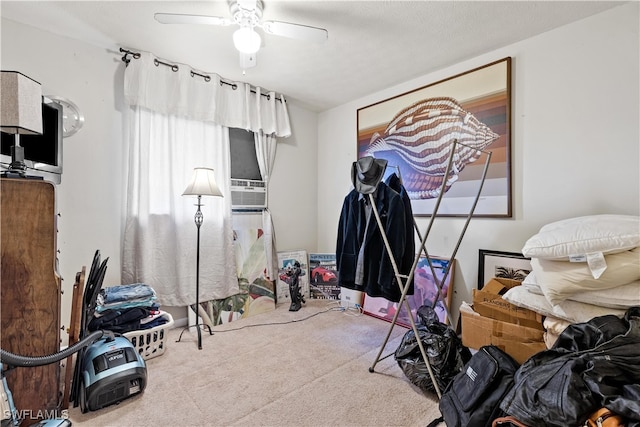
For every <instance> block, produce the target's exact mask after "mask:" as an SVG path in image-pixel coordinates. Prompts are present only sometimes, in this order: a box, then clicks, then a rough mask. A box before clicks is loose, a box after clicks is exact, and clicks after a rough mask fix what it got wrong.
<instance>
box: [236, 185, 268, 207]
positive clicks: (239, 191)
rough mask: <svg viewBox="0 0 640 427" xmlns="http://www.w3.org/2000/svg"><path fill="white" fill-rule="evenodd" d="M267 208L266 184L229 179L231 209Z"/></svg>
mask: <svg viewBox="0 0 640 427" xmlns="http://www.w3.org/2000/svg"><path fill="white" fill-rule="evenodd" d="M266 207H267V183H266V182H264V181H254V180H250V179H233V178H232V179H231V209H235V210H260V209H264V208H266Z"/></svg>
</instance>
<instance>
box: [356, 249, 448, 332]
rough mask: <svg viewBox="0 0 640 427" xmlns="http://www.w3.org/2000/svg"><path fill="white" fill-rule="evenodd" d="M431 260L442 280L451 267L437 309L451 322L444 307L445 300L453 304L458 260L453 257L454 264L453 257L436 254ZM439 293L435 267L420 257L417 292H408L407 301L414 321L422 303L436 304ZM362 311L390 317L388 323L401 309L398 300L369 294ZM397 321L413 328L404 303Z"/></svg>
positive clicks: (442, 320)
mask: <svg viewBox="0 0 640 427" xmlns="http://www.w3.org/2000/svg"><path fill="white" fill-rule="evenodd" d="M429 259H430V260H431V263H432V266H433V269H434V272H435V275H436V278H437V279H438V281H439V282H442V278H443V277H444V275H445V268H447V266H449V267H448V268H449V272H448V273H447V277H446V281H445V283H444V284H443V286H442V297H441V298H438V302H437V304H436V306H435V311H436V313H437V314H438V319H439V320H440V321H441V322H442V323H445V324H447V323H448V322H449V319H448V318H447V310H445V308H444V305H443V300H444V301H446V304H447V307H451V301H452V295H453V283H454V281H453V280H454V273H455V262H456V260H455V259H454V260H451V263H450V264H449V259H445V258H441V257H434V256H430V257H429ZM436 293H437V288H436V282H435V280H434V277H433V274H432V273H431V268H430V267H429V263H428V261H427V258H426V257H420V259H419V260H418V265H417V266H416V272H415V274H414V292H413V295H407V297H406V298H407V301H408V302H409V307H410V308H411V316H412V317H413V319H414V321H416V313H417V311H418V308H420V307H421V306H422V305H429V306H432V305H433V301H434V300H435V297H436ZM362 310H363V313H364V314H367V315H369V316H373V317H377V318H379V319H382V320H386V321H387V322H391V321H393V316H394V315H395V312H396V311H397V310H398V303H397V302H391V301H389V300H387V299H385V298H381V297H370V296H368V295H365V296H364V302H363V305H362ZM396 324H397V325H400V326H403V327H405V328H410V327H411V322H410V320H409V314H408V313H407V309H406V307H405V305H404V304H403V305H402V307H401V309H400V314H398V319H397V320H396Z"/></svg>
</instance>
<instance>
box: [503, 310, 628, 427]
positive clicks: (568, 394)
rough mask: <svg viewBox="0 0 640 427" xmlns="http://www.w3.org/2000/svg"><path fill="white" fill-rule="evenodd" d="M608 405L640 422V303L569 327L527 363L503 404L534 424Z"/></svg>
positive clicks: (576, 419) (562, 422) (559, 422)
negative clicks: (621, 313) (621, 314)
mask: <svg viewBox="0 0 640 427" xmlns="http://www.w3.org/2000/svg"><path fill="white" fill-rule="evenodd" d="M603 406H604V407H606V408H608V409H610V410H611V411H613V412H615V413H617V414H620V415H623V416H624V417H626V418H628V419H629V423H628V424H627V426H628V427H631V426H640V307H632V308H630V309H629V310H627V312H626V314H625V317H624V318H622V319H620V318H618V317H616V316H613V315H607V316H600V317H595V318H593V319H591V320H590V321H589V322H586V323H576V324H572V325H570V326H569V327H567V329H565V330H564V331H563V332H562V334H560V337H559V338H558V340H557V341H556V343H555V344H554V346H553V348H551V349H549V350H546V351H542V352H540V353H537V354H535V355H533V356H532V357H531V358H530V359H528V360H527V361H525V362H524V363H523V364H522V366H521V367H520V369H518V371H517V372H516V374H515V382H514V386H513V388H512V389H511V390H510V391H509V393H508V394H507V395H506V396H505V398H504V399H503V401H502V403H501V405H500V408H501V409H502V410H503V411H505V412H507V413H508V414H509V415H512V416H514V417H516V418H517V419H518V420H520V421H521V422H523V423H524V424H526V425H529V426H532V427H535V426H557V427H565V426H578V425H583V423H584V421H585V420H586V419H587V417H588V416H589V414H591V413H593V412H595V411H596V410H598V409H600V408H601V407H603Z"/></svg>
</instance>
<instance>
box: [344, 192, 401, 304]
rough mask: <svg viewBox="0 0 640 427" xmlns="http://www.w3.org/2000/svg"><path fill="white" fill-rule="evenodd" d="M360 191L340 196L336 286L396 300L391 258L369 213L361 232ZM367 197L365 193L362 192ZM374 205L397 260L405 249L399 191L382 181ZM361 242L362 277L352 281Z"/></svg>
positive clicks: (396, 294)
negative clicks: (357, 281) (362, 257)
mask: <svg viewBox="0 0 640 427" xmlns="http://www.w3.org/2000/svg"><path fill="white" fill-rule="evenodd" d="M359 196H360V193H358V192H357V191H356V190H352V191H351V192H350V193H349V194H348V195H347V196H346V197H345V199H344V203H343V205H342V212H341V213H340V222H339V224H338V241H337V243H336V267H337V269H338V281H339V284H340V286H343V287H345V288H348V289H354V290H357V291H363V292H365V293H366V294H367V295H369V296H372V297H383V298H386V299H387V300H389V301H393V302H398V301H399V300H400V294H401V293H400V287H399V286H398V283H397V282H396V280H395V273H394V271H393V266H392V264H391V259H390V258H389V255H388V254H387V250H386V248H385V244H384V241H383V239H382V234H381V233H380V229H379V228H378V224H377V222H376V219H375V217H374V213H373V212H372V213H371V219H370V223H369V228H368V229H367V235H366V236H365V235H364V231H365V227H366V218H365V213H364V208H363V205H362V203H363V201H360V200H359ZM363 196H364V197H365V198H366V199H367V200H368V199H369V196H368V195H363ZM375 201H376V209H377V211H378V213H379V215H380V220H381V222H382V225H383V227H384V229H385V232H386V234H387V238H388V241H389V246H390V247H391V251H392V254H393V256H394V258H395V259H396V260H398V261H399V260H401V259H402V257H403V255H404V251H405V240H406V239H405V237H406V236H405V234H406V233H405V213H404V204H403V202H402V198H401V197H400V195H399V194H398V193H397V192H395V191H394V190H392V189H391V188H389V187H388V186H387V185H386V184H385V183H384V182H381V183H379V184H378V188H377V190H376V199H375ZM361 245H364V281H363V284H361V285H356V284H355V275H356V265H357V262H358V253H359V251H360V246H361Z"/></svg>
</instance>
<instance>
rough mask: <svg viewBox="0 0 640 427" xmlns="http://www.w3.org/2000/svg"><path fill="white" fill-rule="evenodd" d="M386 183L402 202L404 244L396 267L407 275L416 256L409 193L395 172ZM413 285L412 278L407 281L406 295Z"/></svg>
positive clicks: (411, 291)
mask: <svg viewBox="0 0 640 427" xmlns="http://www.w3.org/2000/svg"><path fill="white" fill-rule="evenodd" d="M385 182H386V184H387V185H388V186H389V188H391V189H392V190H395V191H396V192H397V193H398V194H400V197H401V198H402V203H403V204H404V221H405V223H404V227H405V238H406V243H405V246H404V255H403V256H402V259H401V260H400V261H399V263H398V268H399V270H400V273H402V274H405V275H407V276H408V275H409V273H410V272H411V267H413V261H414V260H415V257H416V243H415V229H414V223H413V207H412V206H411V199H410V198H409V193H407V190H406V189H405V188H404V186H403V185H402V182H401V181H400V177H398V175H396V174H395V173H393V174H391V175H389V177H388V178H387V180H386V181H385ZM413 285H414V278H412V279H411V282H409V290H408V291H407V295H413V291H414V289H413Z"/></svg>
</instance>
